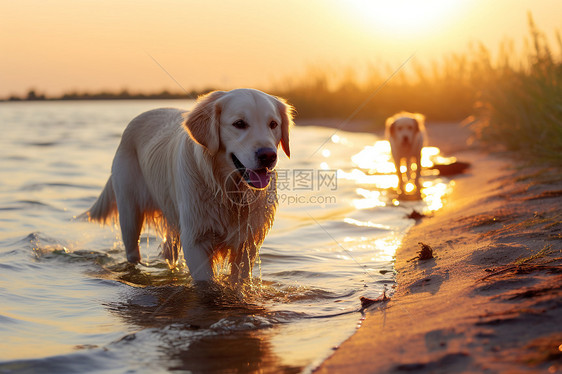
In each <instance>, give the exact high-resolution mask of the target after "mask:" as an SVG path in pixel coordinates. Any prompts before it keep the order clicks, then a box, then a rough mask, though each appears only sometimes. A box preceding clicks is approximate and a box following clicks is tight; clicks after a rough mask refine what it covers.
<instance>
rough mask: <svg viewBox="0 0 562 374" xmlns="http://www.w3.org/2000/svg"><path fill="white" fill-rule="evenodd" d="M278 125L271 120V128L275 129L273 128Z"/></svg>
mask: <svg viewBox="0 0 562 374" xmlns="http://www.w3.org/2000/svg"><path fill="white" fill-rule="evenodd" d="M276 127H277V122H275V121H271V122H270V123H269V128H270V129H272V130H273V129H274V128H276Z"/></svg>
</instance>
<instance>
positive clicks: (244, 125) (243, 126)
mask: <svg viewBox="0 0 562 374" xmlns="http://www.w3.org/2000/svg"><path fill="white" fill-rule="evenodd" d="M232 126H234V127H236V128H237V129H240V130H244V129H247V128H248V127H249V126H248V124H247V123H246V122H245V121H243V120H241V119H239V120H238V121H236V122H234V123H233V124H232Z"/></svg>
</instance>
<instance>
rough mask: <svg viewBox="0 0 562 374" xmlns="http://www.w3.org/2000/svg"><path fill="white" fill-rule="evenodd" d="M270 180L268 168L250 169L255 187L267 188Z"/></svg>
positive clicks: (251, 181) (251, 179)
mask: <svg viewBox="0 0 562 374" xmlns="http://www.w3.org/2000/svg"><path fill="white" fill-rule="evenodd" d="M270 180H271V176H270V175H269V173H268V172H267V170H266V169H261V170H252V171H250V183H251V184H252V186H254V187H255V188H266V187H267V186H268V185H269V181H270Z"/></svg>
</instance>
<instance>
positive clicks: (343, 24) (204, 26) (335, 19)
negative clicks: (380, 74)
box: [0, 0, 562, 97]
mask: <svg viewBox="0 0 562 374" xmlns="http://www.w3.org/2000/svg"><path fill="white" fill-rule="evenodd" d="M420 2H421V0H416V1H412V0H394V1H389V0H384V1H379V0H376V1H369V0H347V1H346V0H340V1H336V0H284V1H279V0H277V1H269V0H265V1H255V0H252V1H250V0H229V1H224V0H223V1H218V0H205V1H187V0H183V1H182V0H164V1H147V0H135V1H133V0H130V1H122V0H111V1H106V0H97V1H90V0H80V1H77V0H51V1H44V0H18V1H17V2H16V1H9V0H0V56H1V58H0V97H5V96H8V95H11V94H18V95H21V94H24V93H25V92H27V90H28V89H30V88H35V89H37V90H38V91H40V92H46V93H47V94H51V95H57V94H60V93H62V92H65V91H69V90H79V91H86V90H87V91H98V90H101V89H109V90H120V89H122V88H128V89H129V90H132V91H139V90H141V91H152V90H161V89H163V88H167V89H171V90H179V88H178V86H177V85H176V83H175V82H174V81H173V80H172V79H171V78H170V77H168V75H166V73H165V72H163V71H162V69H161V68H160V67H159V66H158V65H157V64H156V63H155V62H154V61H153V60H152V58H151V57H150V56H152V57H153V58H154V59H156V60H157V61H158V62H159V63H160V64H161V65H162V66H163V67H164V68H165V69H166V70H167V71H168V72H169V73H170V74H171V75H172V76H173V77H174V78H175V79H176V80H177V81H178V82H180V84H181V85H182V86H183V87H185V88H186V89H191V88H196V89H200V88H204V87H208V86H213V87H216V88H234V87H242V86H258V87H268V86H270V85H271V84H272V82H278V81H282V80H283V78H284V77H287V76H290V75H291V74H294V73H297V74H299V73H302V72H303V71H305V69H306V67H307V66H310V65H322V64H330V66H332V67H334V66H335V67H338V66H354V65H356V66H365V64H367V63H374V64H383V65H384V64H390V65H391V66H398V65H399V64H400V63H401V62H403V61H404V60H406V59H407V58H408V56H410V55H411V54H412V53H414V52H415V53H416V54H415V58H416V59H417V60H418V61H419V62H422V63H424V62H427V61H430V60H431V59H434V60H440V57H441V56H443V55H444V54H447V53H451V52H466V51H467V46H468V43H469V42H470V41H482V42H484V43H485V44H486V45H487V46H488V47H490V48H495V47H497V45H498V44H499V42H500V41H501V40H502V39H505V38H507V37H509V38H513V39H514V40H516V41H518V40H522V38H523V36H524V35H527V20H526V17H527V16H526V14H527V11H528V10H530V11H532V13H533V16H534V18H535V21H536V23H537V24H538V26H539V28H540V29H542V30H544V31H546V32H547V35H548V36H549V37H550V40H551V41H554V30H555V29H559V30H560V29H562V22H561V20H562V1H560V0H534V1H524V0H445V1H443V0H425V2H424V3H425V4H426V6H425V7H424V8H419V9H417V8H416V9H414V8H415V6H416V5H415V4H419V3H420ZM389 4H395V5H396V6H394V7H392V6H391V7H390V8H389ZM401 4H402V5H404V8H403V9H400V8H399V7H398V5H401Z"/></svg>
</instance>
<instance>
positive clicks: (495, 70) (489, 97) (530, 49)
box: [475, 16, 562, 165]
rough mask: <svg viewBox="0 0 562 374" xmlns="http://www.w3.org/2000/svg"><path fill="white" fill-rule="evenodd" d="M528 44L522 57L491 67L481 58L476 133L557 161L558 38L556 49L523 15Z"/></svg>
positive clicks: (561, 52)
mask: <svg viewBox="0 0 562 374" xmlns="http://www.w3.org/2000/svg"><path fill="white" fill-rule="evenodd" d="M529 30H530V34H531V35H530V36H531V38H530V43H528V44H527V52H526V53H525V55H524V56H523V57H524V59H523V60H522V61H519V62H514V61H513V60H510V59H509V58H508V56H507V54H506V55H505V56H504V62H503V63H502V64H501V65H499V66H493V65H492V64H491V63H490V61H489V59H488V60H486V59H484V60H482V61H481V68H482V69H483V70H484V71H485V73H484V74H485V75H486V76H487V77H488V83H487V84H485V85H484V86H483V87H482V89H481V97H480V100H479V101H478V102H477V105H476V108H475V109H476V110H475V112H476V115H477V118H478V119H479V120H480V126H479V127H478V129H477V130H478V135H479V137H480V139H482V140H483V141H484V142H487V143H490V144H495V143H499V144H502V145H503V146H505V147H506V148H507V149H508V150H512V151H518V152H519V153H520V154H521V155H522V156H523V157H528V156H531V157H534V158H539V159H543V160H547V161H550V162H553V163H557V164H559V165H562V40H561V38H560V34H559V33H557V44H558V54H555V52H553V50H552V48H551V47H550V45H549V43H548V41H547V39H546V37H545V35H544V34H543V33H542V32H540V31H539V30H538V29H537V27H536V25H535V23H534V22H533V19H532V17H531V16H529Z"/></svg>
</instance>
